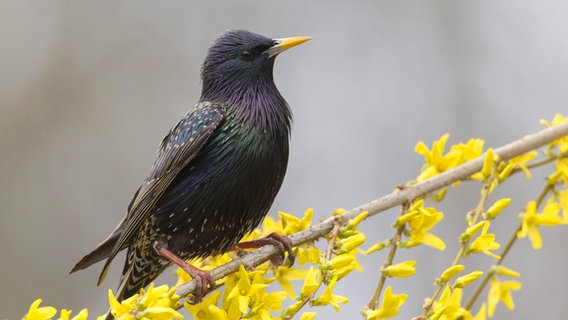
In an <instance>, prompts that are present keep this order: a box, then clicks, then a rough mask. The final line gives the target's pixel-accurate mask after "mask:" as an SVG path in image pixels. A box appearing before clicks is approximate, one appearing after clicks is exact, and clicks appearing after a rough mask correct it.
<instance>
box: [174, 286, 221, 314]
mask: <svg viewBox="0 0 568 320" xmlns="http://www.w3.org/2000/svg"><path fill="white" fill-rule="evenodd" d="M220 297H221V291H213V292H211V294H210V295H209V296H207V297H206V298H205V299H203V301H201V303H198V304H190V303H189V302H187V301H186V302H185V303H184V304H183V306H184V307H185V308H186V309H187V311H189V313H190V314H191V316H192V317H193V319H195V320H207V319H213V317H214V315H213V314H212V313H211V310H210V309H209V306H216V305H217V302H218V301H219V298H220Z"/></svg>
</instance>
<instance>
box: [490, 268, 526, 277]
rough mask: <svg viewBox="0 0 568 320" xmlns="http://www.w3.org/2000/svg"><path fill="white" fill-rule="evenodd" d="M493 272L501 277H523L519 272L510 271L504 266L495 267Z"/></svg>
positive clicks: (492, 269)
mask: <svg viewBox="0 0 568 320" xmlns="http://www.w3.org/2000/svg"><path fill="white" fill-rule="evenodd" d="M491 271H493V273H495V274H498V275H501V276H509V277H515V278H518V277H520V276H521V274H520V273H519V272H518V271H515V270H512V269H509V268H507V267H504V266H493V267H492V268H491Z"/></svg>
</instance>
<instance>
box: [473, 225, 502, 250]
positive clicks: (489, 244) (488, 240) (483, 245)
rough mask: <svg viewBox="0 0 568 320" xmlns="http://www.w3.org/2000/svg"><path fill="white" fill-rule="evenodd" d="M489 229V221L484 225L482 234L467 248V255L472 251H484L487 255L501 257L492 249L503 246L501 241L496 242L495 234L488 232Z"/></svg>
mask: <svg viewBox="0 0 568 320" xmlns="http://www.w3.org/2000/svg"><path fill="white" fill-rule="evenodd" d="M488 229H489V222H487V223H486V224H485V225H484V226H483V230H481V235H479V237H477V238H476V239H475V240H473V242H472V243H471V244H470V245H469V246H468V248H467V250H466V255H467V254H470V253H472V252H473V253H478V252H483V253H485V254H486V255H488V256H490V257H493V258H495V259H500V257H499V256H498V255H496V254H494V253H493V252H491V250H497V249H499V247H500V246H501V245H500V244H499V243H497V242H495V234H493V233H489V234H488V233H487V230H488Z"/></svg>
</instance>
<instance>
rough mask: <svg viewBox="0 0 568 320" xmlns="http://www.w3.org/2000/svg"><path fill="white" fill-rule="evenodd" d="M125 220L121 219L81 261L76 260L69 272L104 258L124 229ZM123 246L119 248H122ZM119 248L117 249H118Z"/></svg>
mask: <svg viewBox="0 0 568 320" xmlns="http://www.w3.org/2000/svg"><path fill="white" fill-rule="evenodd" d="M125 221H126V220H123V221H122V222H121V223H120V224H119V225H118V226H117V227H116V228H115V229H114V231H113V232H112V233H111V234H110V236H108V238H106V239H105V240H103V242H101V243H99V245H98V246H97V247H96V248H95V249H94V250H93V251H92V252H91V253H89V254H87V255H86V256H84V257H83V259H81V261H79V262H77V264H76V265H75V266H74V267H73V269H71V271H69V273H73V272H76V271H79V270H82V269H85V268H87V267H88V266H90V265H92V264H95V263H97V262H99V261H101V260H103V259H105V258H108V256H109V255H110V253H111V251H112V249H113V248H114V245H115V244H116V241H117V240H118V238H119V237H120V234H121V233H122V230H123V229H124V223H125ZM124 248H125V247H123V248H121V249H120V250H123V249H124ZM120 250H119V251H120Z"/></svg>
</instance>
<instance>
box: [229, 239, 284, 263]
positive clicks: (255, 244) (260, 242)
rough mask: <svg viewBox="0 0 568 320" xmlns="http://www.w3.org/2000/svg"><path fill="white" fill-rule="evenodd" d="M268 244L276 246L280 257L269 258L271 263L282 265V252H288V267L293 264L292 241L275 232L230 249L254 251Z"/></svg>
mask: <svg viewBox="0 0 568 320" xmlns="http://www.w3.org/2000/svg"><path fill="white" fill-rule="evenodd" d="M269 244H271V245H274V246H276V247H277V248H278V249H280V252H281V255H280V256H278V257H271V258H270V261H272V263H274V264H275V265H277V266H279V265H282V263H283V262H284V252H288V259H289V260H290V265H293V264H294V259H295V255H294V251H293V250H292V241H291V240H290V238H288V237H287V236H283V235H279V234H278V233H276V232H272V233H271V234H269V235H267V236H266V237H264V238H260V239H256V240H251V241H245V242H240V243H237V244H236V245H235V246H234V247H233V248H232V249H233V250H234V249H256V248H260V247H264V246H266V245H269Z"/></svg>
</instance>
